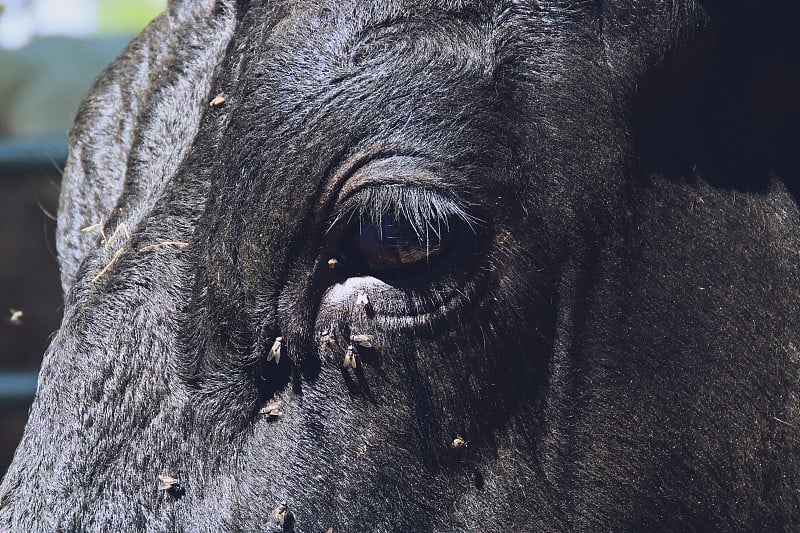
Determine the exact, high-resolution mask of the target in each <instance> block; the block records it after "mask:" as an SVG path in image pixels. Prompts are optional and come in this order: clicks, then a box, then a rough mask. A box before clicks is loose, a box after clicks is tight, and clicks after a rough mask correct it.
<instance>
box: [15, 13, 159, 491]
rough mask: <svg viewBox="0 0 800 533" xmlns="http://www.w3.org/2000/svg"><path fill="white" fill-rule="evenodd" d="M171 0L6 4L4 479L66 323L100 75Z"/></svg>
mask: <svg viewBox="0 0 800 533" xmlns="http://www.w3.org/2000/svg"><path fill="white" fill-rule="evenodd" d="M165 3H166V2H165V0H0V102H1V104H0V476H2V475H3V474H4V473H5V471H6V468H7V467H8V464H9V463H10V462H11V457H12V456H13V453H14V449H15V448H16V445H17V442H18V441H19V438H20V436H21V435H22V430H23V428H24V426H25V422H26V420H27V417H28V409H29V407H30V404H31V402H32V400H33V395H34V394H35V391H36V377H37V374H38V371H39V366H40V364H41V361H42V356H43V355H44V352H45V350H46V349H47V345H48V344H49V342H50V338H51V336H52V334H53V332H55V330H56V329H58V325H59V322H60V320H61V311H62V309H61V305H62V295H61V286H60V282H59V277H58V276H59V273H58V264H57V262H56V257H55V243H54V231H55V220H54V216H55V214H56V211H57V208H58V195H59V187H60V181H61V170H62V169H63V168H64V163H65V162H66V158H67V134H68V133H69V130H70V127H71V124H72V120H73V118H74V115H75V111H76V110H77V108H78V104H79V103H80V100H81V98H82V97H83V95H84V94H85V93H86V92H87V91H88V90H89V88H90V87H91V85H92V82H93V81H94V79H95V77H96V76H97V75H98V74H99V73H100V71H101V70H102V69H103V67H105V66H106V65H107V64H108V63H110V62H111V61H112V60H113V59H114V57H115V56H116V55H117V54H118V53H119V52H120V51H121V50H122V48H123V47H124V46H125V44H126V43H127V42H128V41H129V40H130V39H131V38H132V37H133V36H134V35H135V34H136V33H137V32H138V31H139V30H140V29H141V28H142V27H144V26H145V25H146V24H147V22H148V21H150V20H151V19H152V18H153V17H154V16H156V15H157V14H158V13H159V12H160V11H161V10H162V9H163V8H164V5H165Z"/></svg>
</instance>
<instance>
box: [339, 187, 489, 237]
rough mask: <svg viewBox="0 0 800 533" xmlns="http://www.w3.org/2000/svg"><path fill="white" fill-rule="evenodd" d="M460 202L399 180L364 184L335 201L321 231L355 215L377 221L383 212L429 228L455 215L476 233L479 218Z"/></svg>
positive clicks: (350, 219) (481, 222) (346, 220)
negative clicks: (334, 206) (334, 205)
mask: <svg viewBox="0 0 800 533" xmlns="http://www.w3.org/2000/svg"><path fill="white" fill-rule="evenodd" d="M462 204H463V202H461V201H460V200H459V199H454V198H452V197H451V195H445V194H442V193H440V192H439V191H437V190H435V189H433V188H429V187H417V186H409V185H406V184H400V183H383V184H380V185H378V184H365V185H364V187H360V188H359V189H358V190H355V191H353V192H352V193H351V194H349V195H348V196H347V197H346V198H344V199H343V200H342V201H341V202H339V203H338V205H337V206H336V208H335V209H334V211H333V213H332V217H331V222H330V224H329V225H328V229H327V230H326V232H325V233H326V235H327V234H330V233H331V231H332V230H333V228H335V227H336V226H339V225H342V224H344V225H349V224H350V223H351V222H352V220H353V217H354V216H356V215H358V216H359V218H360V219H363V218H365V217H367V218H370V219H371V220H372V221H373V222H378V221H379V219H380V217H381V215H383V214H385V213H387V212H392V213H393V214H395V215H400V216H403V217H405V218H407V219H409V221H410V222H411V223H412V224H415V225H416V226H420V225H421V224H423V223H424V224H425V225H429V226H430V227H433V226H434V224H441V223H442V222H444V223H447V221H448V220H449V219H450V218H451V217H455V218H457V219H459V220H461V221H462V222H464V223H465V224H466V225H467V226H468V227H469V228H470V229H471V230H472V232H473V233H476V227H477V226H480V225H482V224H483V221H482V220H480V219H479V218H477V217H475V216H473V215H471V214H469V213H468V212H467V210H466V209H465V208H464V207H462ZM419 229H421V228H419Z"/></svg>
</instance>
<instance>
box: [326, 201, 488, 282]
mask: <svg viewBox="0 0 800 533" xmlns="http://www.w3.org/2000/svg"><path fill="white" fill-rule="evenodd" d="M337 220H338V221H343V220H346V222H345V223H344V224H342V225H341V226H340V227H342V226H344V227H343V231H341V233H339V235H340V237H339V239H338V252H337V254H338V258H339V259H340V260H341V261H342V263H343V265H344V266H346V271H345V272H342V273H343V274H346V275H371V276H374V277H377V278H381V279H384V280H386V281H391V282H392V283H399V284H416V283H417V282H424V281H425V280H428V281H433V280H434V279H436V278H438V277H440V276H441V275H443V274H445V273H446V272H447V271H448V269H450V267H452V266H454V265H456V264H458V263H459V259H464V256H465V255H466V254H468V253H469V252H470V250H471V246H470V244H471V243H473V242H474V239H471V238H470V237H474V236H475V233H474V228H473V223H475V222H477V221H476V219H474V218H472V217H470V216H469V215H468V214H467V213H466V212H465V211H463V210H462V209H461V208H460V207H459V204H458V203H457V202H456V201H454V200H452V199H448V198H445V197H443V196H441V195H439V194H437V193H435V192H431V191H426V190H420V189H413V188H409V187H402V186H391V187H376V188H369V189H367V190H364V191H362V192H361V193H359V194H357V195H356V196H355V197H354V198H352V199H350V201H349V202H346V204H345V205H344V206H342V208H341V210H340V211H339V213H338V216H337ZM336 225H337V222H334V226H336ZM337 233H338V232H337Z"/></svg>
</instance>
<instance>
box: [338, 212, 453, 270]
mask: <svg viewBox="0 0 800 533" xmlns="http://www.w3.org/2000/svg"><path fill="white" fill-rule="evenodd" d="M457 226H458V224H450V223H449V222H448V223H447V224H443V225H441V226H440V227H436V228H433V227H426V228H423V229H419V228H417V227H415V226H414V225H413V224H411V222H409V221H408V220H407V219H405V218H403V217H402V216H398V215H394V214H392V213H386V214H384V215H383V216H382V217H381V218H380V222H379V223H375V222H372V221H369V220H361V221H360V222H359V223H357V224H353V227H352V228H351V229H350V230H349V231H348V232H347V233H346V234H345V244H344V245H345V249H346V250H347V251H348V253H346V255H348V256H350V257H351V258H352V260H353V262H354V263H355V264H356V265H360V267H361V269H363V270H365V271H366V273H370V274H373V275H376V276H378V277H386V278H390V279H392V278H393V279H397V278H406V277H411V276H416V275H419V274H424V273H426V272H428V271H430V270H431V269H433V268H434V267H436V266H437V265H439V264H440V263H441V261H442V260H443V259H444V258H445V257H446V256H447V255H448V254H449V252H450V251H451V250H452V249H453V248H454V246H455V243H456V240H457V233H458V227H457Z"/></svg>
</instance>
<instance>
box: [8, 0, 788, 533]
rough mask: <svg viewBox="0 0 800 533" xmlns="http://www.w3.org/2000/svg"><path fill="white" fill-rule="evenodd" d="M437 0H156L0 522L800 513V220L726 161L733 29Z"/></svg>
mask: <svg viewBox="0 0 800 533" xmlns="http://www.w3.org/2000/svg"><path fill="white" fill-rule="evenodd" d="M424 4H425V5H422V4H421V3H420V2H401V1H388V0H387V1H371V2H362V1H331V2H303V1H297V2H289V1H286V2H267V1H263V2H262V1H255V0H254V1H251V2H246V1H242V2H233V1H231V0H219V1H216V2H214V1H210V0H205V1H200V2H188V1H175V2H172V3H171V4H170V7H169V9H168V11H167V12H166V13H165V14H164V15H163V16H161V17H160V18H159V19H157V20H156V21H155V22H154V23H152V24H151V25H150V26H149V27H148V28H147V29H146V30H145V31H144V33H143V34H142V35H141V36H140V37H138V38H137V39H136V40H135V41H133V43H131V45H130V46H129V47H128V49H127V50H126V51H125V52H124V53H123V54H122V56H121V57H120V58H119V59H118V60H117V61H116V62H115V63H114V64H112V65H111V67H109V69H108V70H107V71H106V72H105V73H104V74H103V75H102V76H101V77H100V79H99V80H98V81H97V83H96V85H95V87H94V89H93V91H92V92H91V94H90V95H89V97H88V98H87V99H86V100H85V102H84V104H83V106H82V108H81V111H80V113H79V116H78V119H77V123H76V127H75V130H74V132H73V135H72V142H71V156H70V161H69V164H68V167H67V170H66V173H65V181H64V193H63V195H62V203H61V208H60V213H59V228H58V245H59V254H60V259H61V264H62V282H63V285H64V290H65V294H66V303H65V313H64V321H63V324H62V326H61V329H60V330H59V332H58V334H57V335H56V336H55V338H54V340H53V343H52V345H51V347H50V350H49V352H48V354H47V357H46V359H45V363H44V366H43V368H42V372H41V377H40V386H39V392H38V395H37V400H36V403H35V405H34V407H33V409H32V412H31V418H30V422H29V425H28V429H27V431H26V434H25V437H24V438H23V441H22V443H21V445H20V448H19V451H18V452H17V456H16V458H15V462H14V464H13V465H12V467H11V469H10V471H9V473H8V475H7V476H6V478H5V481H4V483H3V485H2V491H1V492H0V498H2V500H0V505H2V510H0V523H2V524H6V525H8V524H13V525H14V526H16V527H21V528H22V529H40V528H44V529H59V530H61V529H84V528H89V529H97V530H130V529H132V528H142V529H144V528H147V529H153V530H162V529H164V530H166V529H170V528H173V527H179V528H185V529H188V530H200V531H212V530H233V529H241V530H246V531H249V530H264V529H267V530H272V529H275V530H281V529H284V530H290V529H291V528H293V527H295V528H297V529H298V530H302V531H324V530H326V529H327V528H329V527H333V528H335V530H336V531H378V530H381V531H387V530H392V531H426V530H438V531H466V530H470V531H512V530H516V531H521V530H541V529H575V528H578V529H601V528H611V529H620V528H621V529H628V528H647V527H653V526H659V527H690V526H691V527H695V528H702V527H704V526H715V525H716V526H721V525H729V526H730V525H734V526H736V525H738V526H747V525H752V524H759V525H760V526H762V527H763V526H764V525H765V524H768V523H772V524H776V525H784V526H785V525H787V524H790V523H791V520H792V519H793V518H792V517H796V516H798V514H797V511H798V509H797V505H798V503H797V502H798V492H797V490H795V489H796V487H797V486H798V485H797V473H798V465H797V461H796V457H797V453H796V452H797V451H798V444H797V443H798V440H797V431H796V426H795V424H797V423H798V417H797V397H796V385H797V384H798V379H797V377H798V376H797V374H798V368H797V364H798V351H797V349H798V348H797V347H798V346H800V340H794V339H796V336H795V335H794V332H796V331H798V330H797V328H796V327H795V326H797V325H798V320H797V316H796V315H797V313H796V312H795V310H794V309H795V306H794V304H793V301H794V299H793V298H791V295H792V294H795V293H796V292H797V286H798V285H797V282H798V281H800V279H799V278H798V273H797V269H796V267H795V266H794V265H796V264H797V259H796V250H797V249H798V248H800V242H798V241H799V239H798V234H797V231H796V228H797V227H798V223H799V220H800V218H799V217H798V213H797V209H796V207H795V203H794V200H793V199H792V197H791V195H790V194H788V193H787V192H786V191H785V189H784V188H783V187H782V186H781V185H780V184H778V183H776V184H773V185H772V186H771V187H763V186H762V184H761V183H758V182H757V180H758V179H761V178H763V176H762V175H761V174H759V172H761V171H766V170H770V169H771V168H768V166H766V165H761V166H759V165H756V164H753V165H752V166H753V167H754V168H755V167H758V168H756V171H755V172H754V173H753V175H752V178H753V180H755V182H754V183H755V185H753V184H752V183H750V182H747V183H743V182H741V180H739V181H737V180H736V179H731V180H729V181H727V182H726V181H725V180H724V176H725V172H723V171H724V170H725V169H726V168H734V169H736V168H739V170H741V168H745V167H737V166H736V165H733V164H732V163H731V160H728V159H727V158H726V157H724V154H723V153H722V152H724V150H723V148H724V147H725V146H727V145H724V143H722V142H721V141H719V139H718V137H717V136H716V133H715V132H717V130H714V129H713V127H716V126H715V125H714V119H715V118H719V117H723V116H727V115H726V113H727V111H726V110H729V109H730V108H729V107H726V105H725V104H724V102H723V103H720V104H719V105H718V106H717V107H714V102H715V99H714V98H710V97H709V87H714V83H716V84H717V85H722V83H721V82H720V81H719V80H731V81H732V80H733V77H729V78H725V77H724V76H722V75H721V74H720V72H722V71H723V70H724V69H722V68H721V67H720V65H723V66H724V65H726V63H725V60H723V59H722V58H723V57H724V58H727V57H728V56H727V55H725V54H723V53H722V52H724V51H725V50H726V48H725V47H726V46H728V45H729V44H730V42H729V41H730V39H729V37H730V35H729V34H730V33H731V32H732V31H733V30H732V29H731V28H736V27H738V26H735V25H734V26H724V24H722V23H720V24H719V25H717V26H715V20H717V19H715V18H714V17H715V16H719V17H721V18H720V19H719V20H722V21H728V20H729V19H728V18H726V16H727V15H726V13H723V12H722V11H720V12H719V13H717V12H715V9H716V6H714V5H708V6H700V5H696V4H695V3H693V2H689V1H675V2H655V1H654V2H633V1H631V2H627V1H622V0H615V1H607V2H605V1H604V2H597V1H592V2H589V1H587V2H576V1H569V2H567V1H564V2H562V1H539V2H535V1H531V2H516V1H514V2H479V1H475V2H472V1H463V2H462V1H459V2H456V1H452V2H449V1H448V2H445V1H441V2H439V1H437V2H426V3H424ZM730 20H733V19H730ZM736 20H740V19H736ZM754 20H755V21H756V22H754V23H758V22H759V21H760V19H758V18H757V17H756V18H755V19H754ZM726 32H727V33H726ZM721 51H722V52H721ZM714 69H718V70H719V72H717V70H714ZM737 87H738V86H737ZM696 88H703V89H702V90H700V89H698V94H699V96H697V97H693V96H692V95H693V94H694V92H693V91H694V90H695V89H696ZM712 92H713V91H712ZM722 100H723V101H724V99H722ZM736 103H737V105H740V104H741V99H739V100H737V102H736ZM708 109H711V111H707V110H708ZM747 109H749V108H747ZM687 110H689V111H687ZM703 113H706V114H705V115H704V114H703ZM676 117H678V118H677V119H676ZM682 119H686V120H687V121H688V122H686V123H683V122H682V121H681V120H682ZM734 122H735V121H734ZM684 127H685V128H686V129H687V130H688V131H686V132H685V134H684V133H682V129H683V128H684ZM703 127H707V128H709V131H710V133H708V132H707V133H702V132H700V131H699V130H697V128H703ZM722 129H723V128H722V127H719V128H718V130H719V131H722ZM703 131H705V130H703ZM686 139H688V140H686ZM743 139H745V140H748V139H750V138H749V137H747V136H745V137H743ZM739 140H740V141H741V139H739ZM742 144H743V143H741V142H740V143H739V144H738V145H737V146H740V145H742ZM762 144H764V143H762ZM723 145H724V146H723ZM759 146H761V145H759ZM735 157H736V155H735V154H733V160H732V161H733V162H735V161H736V160H735ZM755 160H757V161H759V162H760V161H762V159H758V158H756V159H755ZM755 160H754V161H755ZM748 161H750V159H748ZM764 161H766V159H764ZM781 161H782V160H781ZM737 172H738V171H737ZM737 172H734V173H733V174H731V175H730V176H729V177H731V178H737V179H738V177H739V176H740V175H744V174H746V172H738V173H737ZM734 174H735V175H734ZM720 176H722V177H720ZM776 217H777V218H776ZM792 249H793V250H795V252H791V251H790V250H792ZM791 253H795V256H791ZM769 291H773V292H769ZM159 476H161V478H159ZM159 484H160V485H161V486H160V487H159ZM795 519H796V518H795ZM769 520H771V521H772V522H769ZM271 528H272V529H271Z"/></svg>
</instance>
